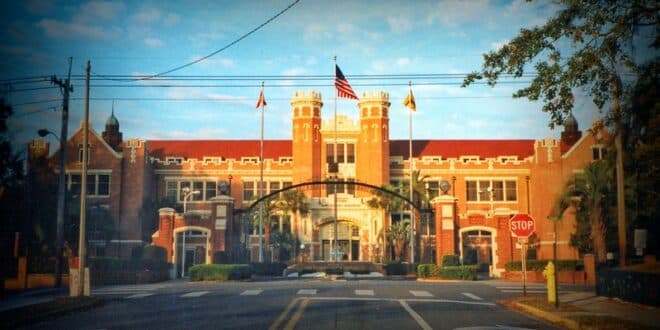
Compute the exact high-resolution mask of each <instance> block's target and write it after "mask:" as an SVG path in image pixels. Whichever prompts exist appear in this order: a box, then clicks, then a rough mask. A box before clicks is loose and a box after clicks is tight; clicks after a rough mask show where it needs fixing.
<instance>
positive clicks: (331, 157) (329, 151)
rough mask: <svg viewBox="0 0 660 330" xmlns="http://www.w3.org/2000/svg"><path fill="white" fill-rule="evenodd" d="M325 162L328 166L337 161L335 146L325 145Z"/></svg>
mask: <svg viewBox="0 0 660 330" xmlns="http://www.w3.org/2000/svg"><path fill="white" fill-rule="evenodd" d="M325 155H326V157H325V159H326V160H325V162H326V163H328V164H332V163H333V162H334V161H335V145H334V144H330V143H327V144H326V145H325Z"/></svg>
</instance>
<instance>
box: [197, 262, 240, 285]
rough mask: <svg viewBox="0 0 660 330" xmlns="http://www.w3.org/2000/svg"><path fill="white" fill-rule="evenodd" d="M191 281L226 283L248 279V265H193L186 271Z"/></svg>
mask: <svg viewBox="0 0 660 330" xmlns="http://www.w3.org/2000/svg"><path fill="white" fill-rule="evenodd" d="M188 274H189V275H190V280H191V281H227V280H240V279H245V278H250V276H251V274H252V272H251V271H250V267H249V266H248V265H220V264H211V265H204V264H200V265H195V266H192V267H190V270H189V271H188Z"/></svg>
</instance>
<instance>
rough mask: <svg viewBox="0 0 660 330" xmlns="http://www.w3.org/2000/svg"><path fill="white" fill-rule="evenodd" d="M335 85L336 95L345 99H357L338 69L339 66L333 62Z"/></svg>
mask: <svg viewBox="0 0 660 330" xmlns="http://www.w3.org/2000/svg"><path fill="white" fill-rule="evenodd" d="M335 87H336V88H337V96H338V97H343V98H347V99H353V100H358V97H357V95H355V92H354V91H353V88H351V85H350V84H349V83H348V80H346V77H344V74H343V73H342V72H341V70H339V66H337V65H336V64H335Z"/></svg>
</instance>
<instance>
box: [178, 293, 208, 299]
mask: <svg viewBox="0 0 660 330" xmlns="http://www.w3.org/2000/svg"><path fill="white" fill-rule="evenodd" d="M207 293H209V292H208V291H197V292H190V293H186V294H182V295H181V296H180V297H181V298H196V297H201V296H203V295H205V294H207Z"/></svg>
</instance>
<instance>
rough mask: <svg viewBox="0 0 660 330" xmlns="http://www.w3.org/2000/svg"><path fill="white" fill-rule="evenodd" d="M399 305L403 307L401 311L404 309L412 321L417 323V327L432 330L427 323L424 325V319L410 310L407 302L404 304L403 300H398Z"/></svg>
mask: <svg viewBox="0 0 660 330" xmlns="http://www.w3.org/2000/svg"><path fill="white" fill-rule="evenodd" d="M399 304H401V306H403V309H405V310H406V311H407V312H408V314H410V316H411V317H412V318H413V320H415V321H417V324H419V326H420V327H421V328H422V329H424V330H432V329H433V328H431V326H430V325H429V324H428V323H426V321H424V319H423V318H422V317H421V316H420V315H419V314H417V312H415V311H414V310H413V309H412V308H410V305H408V303H407V302H405V301H403V300H399Z"/></svg>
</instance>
